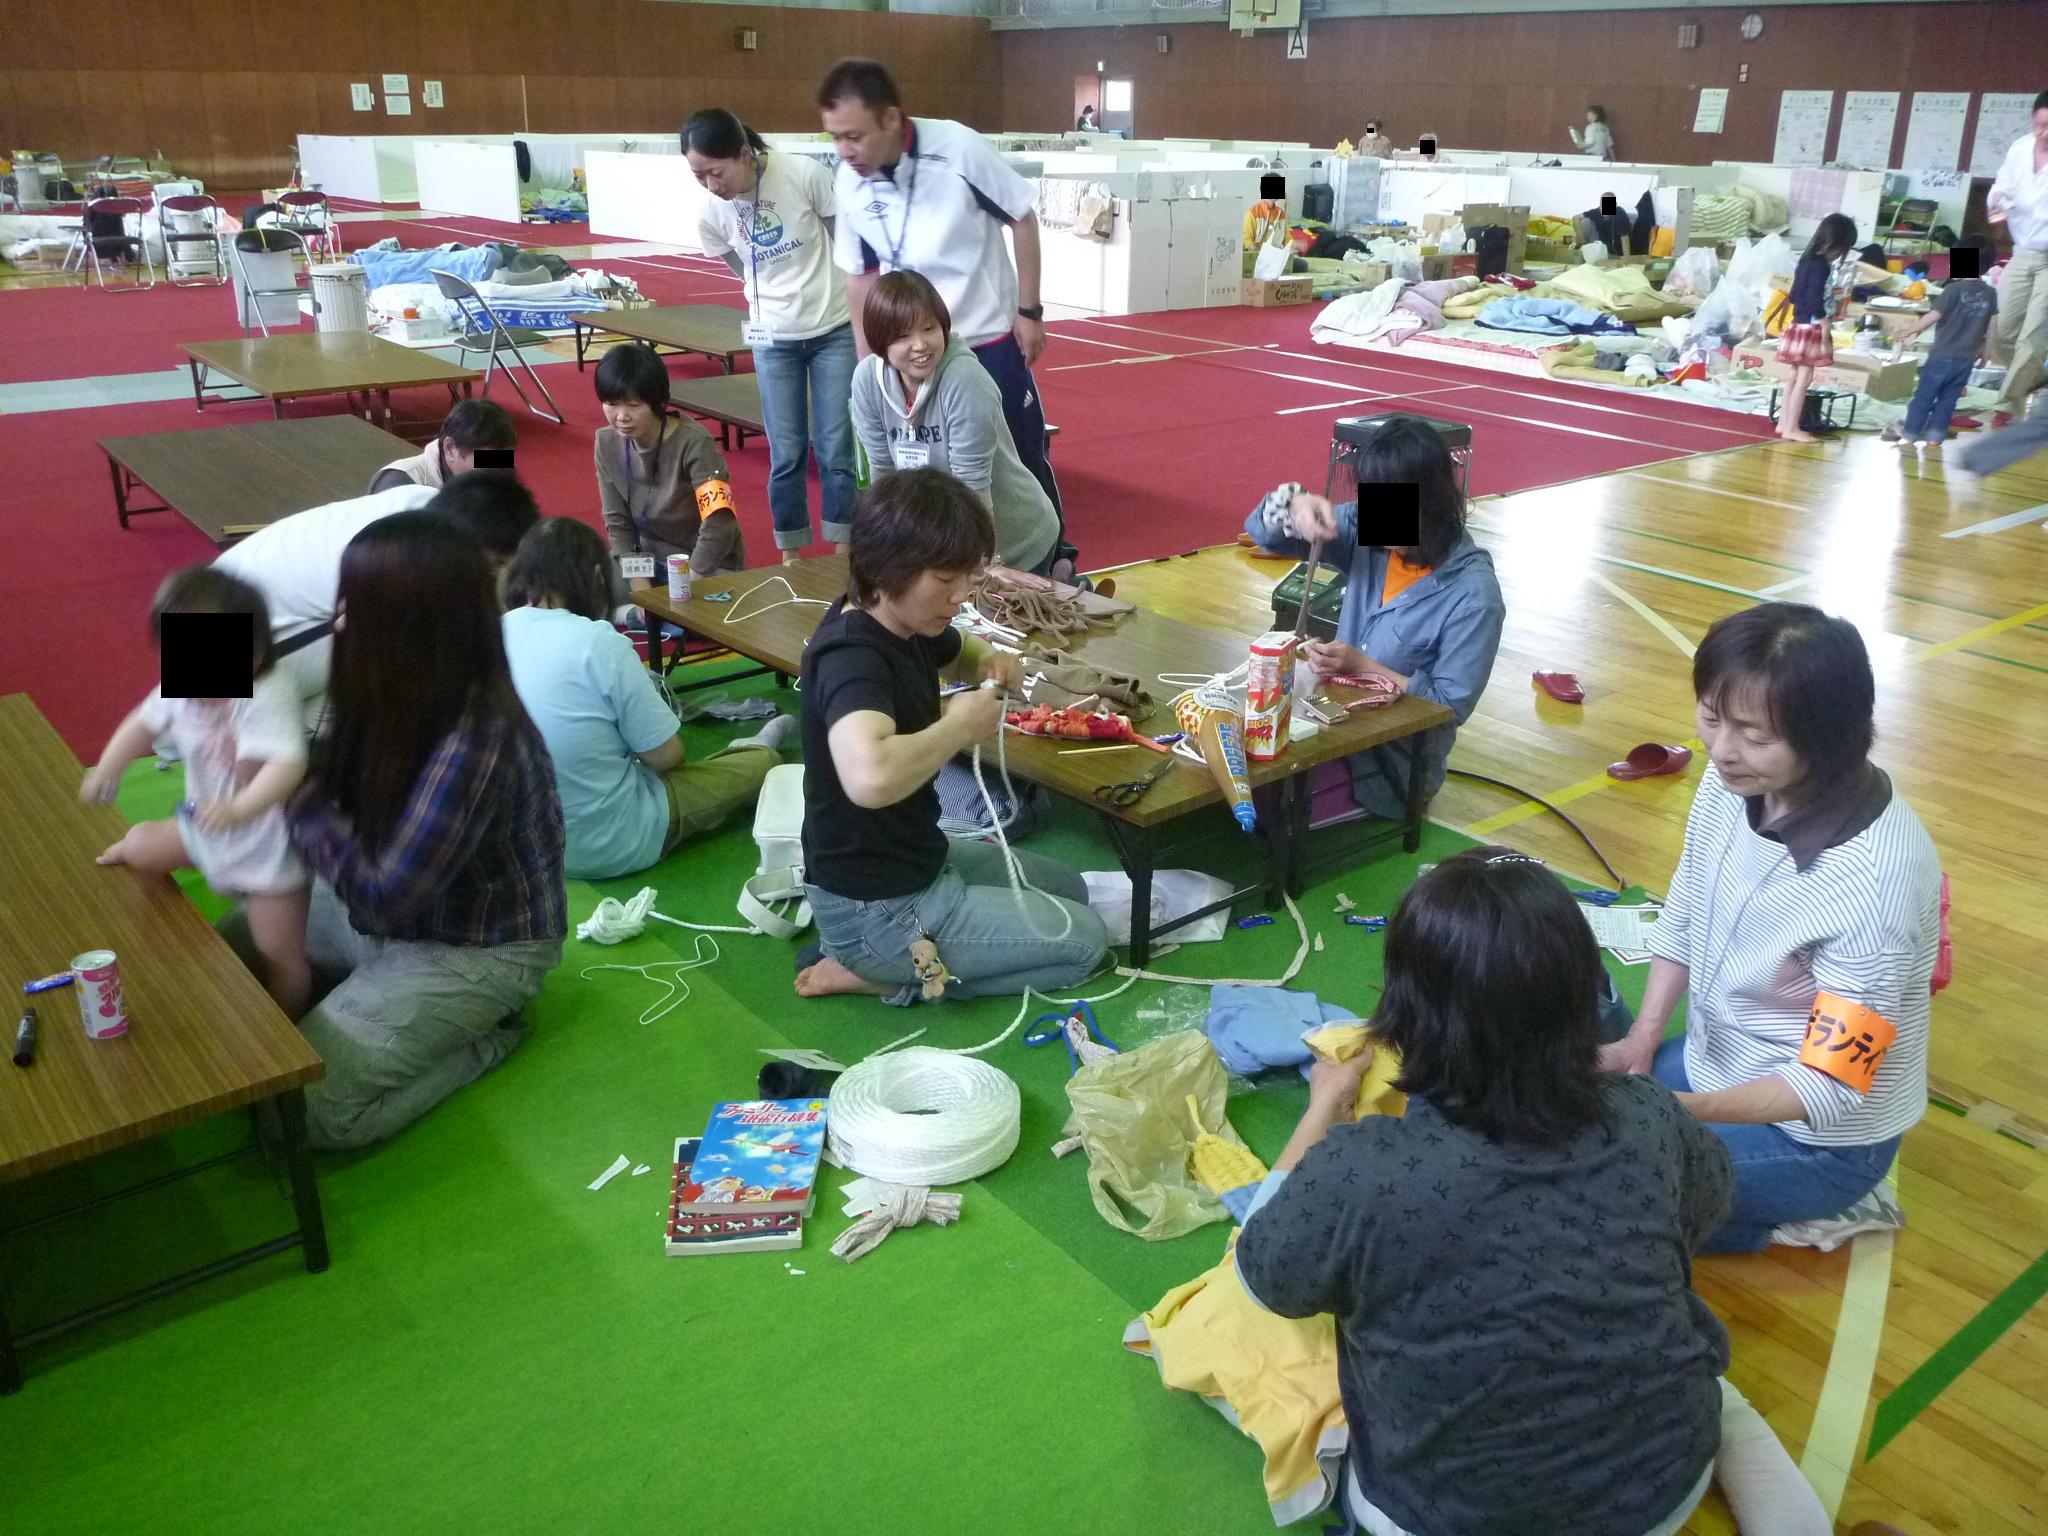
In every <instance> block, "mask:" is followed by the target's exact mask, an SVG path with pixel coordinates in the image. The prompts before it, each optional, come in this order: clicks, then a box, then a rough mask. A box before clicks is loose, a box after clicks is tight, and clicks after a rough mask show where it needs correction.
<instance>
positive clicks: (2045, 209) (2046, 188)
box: [1990, 133, 2048, 251]
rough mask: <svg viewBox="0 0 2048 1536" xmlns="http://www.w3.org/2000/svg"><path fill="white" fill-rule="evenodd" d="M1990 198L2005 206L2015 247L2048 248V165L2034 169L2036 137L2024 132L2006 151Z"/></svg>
mask: <svg viewBox="0 0 2048 1536" xmlns="http://www.w3.org/2000/svg"><path fill="white" fill-rule="evenodd" d="M1990 200H1991V201H1993V202H2002V203H2003V204H2004V205H2005V227H2006V228H2007V229H2008V230H2009V231H2011V233H2012V243H2013V249H2015V250H2029V251H2048V166H2044V167H2042V168H2041V169H2040V170H2038V171H2037V170H2035V169H2034V136H2033V135H2032V134H2031V133H2029V134H2023V135H2022V136H2021V137H2020V139H2019V142H2018V143H2016V144H2014V145H2013V147H2012V148H2011V149H2008V150H2007V151H2006V152H2005V162H2004V163H2003V164H2002V165H2000V166H1999V167H1998V179H1997V180H1996V181H1994V182H1992V183H1991V194H1990Z"/></svg>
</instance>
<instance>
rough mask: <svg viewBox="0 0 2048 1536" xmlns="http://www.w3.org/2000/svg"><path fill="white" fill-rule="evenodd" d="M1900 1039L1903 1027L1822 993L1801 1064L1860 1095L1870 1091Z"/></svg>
mask: <svg viewBox="0 0 2048 1536" xmlns="http://www.w3.org/2000/svg"><path fill="white" fill-rule="evenodd" d="M1898 1038H1899V1026H1898V1025H1896V1024H1894V1023H1892V1022H1891V1020H1889V1019H1887V1018H1886V1017H1884V1015H1883V1014H1880V1013H1875V1012H1873V1011H1872V1010H1870V1009H1868V1008H1866V1007H1864V1006H1863V1005H1862V1004H1861V1003H1852V1002H1850V1001H1849V1000H1848V999H1847V998H1846V997H1837V996H1835V994H1834V993H1832V992H1822V993H1819V994H1817V995H1816V996H1815V998H1814V1000H1813V1011H1812V1012H1811V1013H1809V1014H1808V1015H1807V1016H1806V1042H1805V1043H1804V1044H1803V1045H1801V1046H1800V1048H1799V1064H1800V1065H1801V1066H1806V1067H1811V1068H1813V1070H1814V1071H1816V1072H1822V1073H1825V1074H1827V1076H1829V1077H1832V1078H1833V1079H1834V1080H1835V1081H1836V1082H1838V1083H1846V1084H1848V1085H1849V1086H1850V1087H1851V1088H1854V1089H1855V1090H1856V1091H1857V1092H1858V1093H1868V1092H1870V1085H1871V1084H1872V1083H1873V1082H1875V1081H1876V1080H1877V1069H1878V1067H1879V1065H1880V1064H1881V1063H1882V1062H1883V1061H1884V1056H1885V1052H1887V1051H1889V1050H1890V1049H1891V1048H1892V1042H1893V1041H1894V1040H1897V1039H1898Z"/></svg>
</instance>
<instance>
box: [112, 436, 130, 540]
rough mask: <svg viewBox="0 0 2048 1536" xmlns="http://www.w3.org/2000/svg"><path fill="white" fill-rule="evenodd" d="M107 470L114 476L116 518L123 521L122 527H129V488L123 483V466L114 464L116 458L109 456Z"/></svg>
mask: <svg viewBox="0 0 2048 1536" xmlns="http://www.w3.org/2000/svg"><path fill="white" fill-rule="evenodd" d="M107 468H108V470H109V471H111V472H112V474H113V476H114V516H116V517H118V518H119V519H120V520H121V526H122V527H123V528H126V527H127V526H128V487H127V486H126V485H125V484H124V483H122V479H121V466H120V465H119V464H116V463H115V462H114V456H113V455H112V454H111V453H110V454H108V455H107Z"/></svg>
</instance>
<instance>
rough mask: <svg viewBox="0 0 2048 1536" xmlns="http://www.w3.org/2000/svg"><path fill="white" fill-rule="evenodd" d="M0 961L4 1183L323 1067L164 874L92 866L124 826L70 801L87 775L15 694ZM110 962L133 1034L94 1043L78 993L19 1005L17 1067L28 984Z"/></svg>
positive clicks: (1, 731) (2, 757)
mask: <svg viewBox="0 0 2048 1536" xmlns="http://www.w3.org/2000/svg"><path fill="white" fill-rule="evenodd" d="M0 761H4V762H5V763H6V764H7V767H8V773H7V788H6V800H7V814H6V815H5V816H0V962H4V975H5V982H6V995H7V996H8V997H9V998H11V999H13V1000H14V1002H15V1004H16V1005H17V1006H14V1007H10V1008H9V1009H8V1011H7V1013H6V1015H5V1020H4V1028H5V1030H6V1033H7V1039H6V1042H5V1043H6V1046H7V1047H8V1049H7V1050H6V1051H5V1053H4V1054H0V1183H5V1182H7V1181H9V1180H12V1179H21V1178H26V1177H28V1176H29V1175H31V1174H36V1173H42V1172H45V1171H47V1170H48V1169H51V1168H56V1167H60V1166H62V1165H63V1164H65V1163H70V1162H75V1161H77V1160H78V1159H80V1158H84V1157H89V1156H91V1155H93V1154H94V1153H97V1152H104V1151H106V1150H108V1149H109V1148H112V1147H117V1146H120V1145H123V1144H124V1143H127V1142H131V1141H139V1140H141V1139H142V1138H143V1137H146V1136H152V1135H155V1134H157V1133H158V1132H161V1131H166V1130H170V1129H171V1128H172V1127H174V1126H179V1125H184V1124H187V1123H189V1122H191V1121H194V1120H200V1119H204V1118H205V1117H206V1116H208V1115H212V1114H217V1113H219V1112H220V1111H222V1110H228V1109H234V1108H237V1107H239V1106H241V1105H245V1104H250V1103H253V1102H255V1101H256V1100H258V1099H265V1098H269V1097H271V1096H272V1095H274V1094H278V1093H282V1092H284V1091H286V1090H287V1089H290V1088H296V1087H299V1086H300V1085H302V1084H304V1083H308V1082H311V1081H312V1080H313V1079H314V1078H317V1077H319V1076H320V1075H321V1074H322V1073H323V1072H324V1071H325V1068H324V1067H323V1066H322V1065H321V1062H320V1058H319V1057H318V1056H317V1055H315V1054H314V1052H313V1048H312V1047H311V1046H309V1045H308V1044H306V1041H305V1037H304V1036H302V1035H301V1034H300V1033H299V1032H298V1030H296V1029H294V1028H293V1027H292V1024H291V1022H290V1020H288V1019H286V1018H285V1016H284V1015H283V1014H282V1013H280V1012H279V1011H278V1008H277V1005H276V1004H275V1003H273V1002H272V1001H271V1000H270V997H269V995H268V994H267V993H266V992H264V990H263V988H262V986H261V985H260V984H258V982H257V981H256V978H255V977H254V976H252V975H251V974H250V973H249V971H248V969H247V968H246V967H245V966H244V965H243V964H242V962H241V961H240V960H238V959H236V958H235V955H234V953H233V951H231V950H230V949H229V948H228V946H227V943H226V941H224V940H223V939H222V938H221V937H220V935H218V934H217V933H215V932H214V931H213V929H212V927H211V926H210V925H209V924H208V923H207V921H206V919H205V918H203V917H201V916H200V915H199V911H198V909H197V908H196V907H194V906H193V905H192V903H191V902H190V901H189V900H187V899H186V897H185V895H184V893H183V892H181V891H179V890H178V888H177V887H176V886H175V885H173V884H172V883H171V882H170V880H168V879H152V878H148V877H145V876H142V875H138V874H135V873H134V872H132V871H130V870H126V869H101V868H98V867H97V866H96V865H94V863H93V859H94V858H95V857H97V856H98V855H99V853H100V852H101V851H102V850H103V849H105V848H106V846H107V845H108V844H109V843H112V842H113V841H114V840H115V839H116V838H118V837H120V835H121V834H122V832H123V831H124V830H126V827H127V823H126V822H124V821H123V820H122V819H121V815H120V813H119V812H118V811H115V810H113V809H111V808H109V807H102V806H86V805H81V804H80V803H79V799H78V784H79V780H80V778H82V777H83V774H84V770H83V769H82V768H81V767H80V766H79V763H78V759H77V758H75V757H73V756H72V755H71V751H70V749H69V748H68V747H66V746H65V745H64V743H63V742H62V741H61V740H59V739H58V736H57V733H56V732H55V731H54V730H52V729H51V728H50V723H49V722H48V721H47V720H45V719H44V718H43V717H42V715H41V714H40V713H39V712H38V711H37V710H36V707H35V705H33V704H32V703H30V702H29V699H28V696H27V695H26V694H11V695H8V696H7V697H5V698H0ZM91 949H111V950H113V951H114V953H115V955H116V956H118V957H119V960H120V966H121V986H122V991H123V993H124V994H125V997H126V1001H127V1008H128V1018H129V1021H130V1022H129V1026H128V1033H127V1034H125V1035H123V1036H121V1037H120V1038H118V1039H114V1040H89V1039H87V1038H86V1034H85V1030H84V1028H83V1027H82V1026H81V1024H80V1022H79V1017H78V997H77V988H76V987H61V988H59V989H57V990H56V991H53V992H43V993H39V994H37V995H36V996H34V997H32V998H29V999H27V1000H26V1001H27V1002H28V1003H29V1005H31V1006H33V1007H34V1008H35V1010H36V1014H37V1016H38V1017H37V1036H38V1044H37V1048H36V1059H35V1064H34V1065H33V1066H29V1067H17V1066H15V1065H14V1064H13V1061H12V1056H13V1051H12V1046H13V1043H14V1027H15V1021H16V1020H17V1019H19V1018H20V1008H19V1006H18V1005H19V1004H20V1003H21V1002H22V1001H23V999H22V994H21V987H22V984H23V983H24V982H28V981H32V980H34V979H35V978H37V977H39V976H47V975H50V974H52V973H53V972H56V971H61V970H63V969H64V968H65V967H66V966H68V965H69V964H70V962H71V959H72V957H73V956H75V955H79V954H82V953H84V952H85V951H87V950H91Z"/></svg>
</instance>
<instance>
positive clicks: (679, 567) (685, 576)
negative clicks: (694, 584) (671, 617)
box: [668, 555, 690, 603]
mask: <svg viewBox="0 0 2048 1536" xmlns="http://www.w3.org/2000/svg"><path fill="white" fill-rule="evenodd" d="M668 600H669V601H670V602H672V603H687V602H688V601H689V600H690V557H689V556H688V555H670V556H669V557H668Z"/></svg>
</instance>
